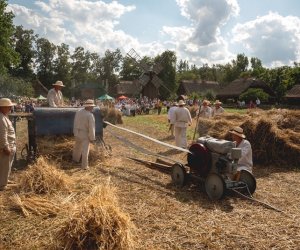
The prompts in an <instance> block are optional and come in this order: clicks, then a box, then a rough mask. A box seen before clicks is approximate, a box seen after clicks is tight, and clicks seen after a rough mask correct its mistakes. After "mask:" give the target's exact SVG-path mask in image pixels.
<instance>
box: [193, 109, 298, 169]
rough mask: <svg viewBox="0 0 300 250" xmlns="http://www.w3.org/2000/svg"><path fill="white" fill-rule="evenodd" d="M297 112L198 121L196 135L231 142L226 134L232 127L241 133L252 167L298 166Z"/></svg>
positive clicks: (276, 112)
mask: <svg viewBox="0 0 300 250" xmlns="http://www.w3.org/2000/svg"><path fill="white" fill-rule="evenodd" d="M299 119H300V111H290V110H278V111H274V110H271V111H267V112H265V111H259V110H255V111H254V112H249V113H248V114H245V115H239V114H224V115H222V116H219V117H215V118H212V119H200V120H199V123H198V133H199V135H200V136H203V135H205V134H208V135H210V136H213V137H216V138H224V139H227V140H231V136H230V134H229V133H228V131H229V130H230V129H231V128H233V127H234V126H240V127H242V128H243V129H244V133H245V135H246V137H247V140H249V141H250V143H251V145H252V150H253V159H254V161H255V163H261V164H271V163H274V164H280V165H282V164H283V165H290V166H293V167H297V166H298V167H299V166H300V139H299V138H300V120H299Z"/></svg>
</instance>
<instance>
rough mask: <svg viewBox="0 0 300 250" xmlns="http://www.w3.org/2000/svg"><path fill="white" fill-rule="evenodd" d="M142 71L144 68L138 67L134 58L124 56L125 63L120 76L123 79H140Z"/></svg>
mask: <svg viewBox="0 0 300 250" xmlns="http://www.w3.org/2000/svg"><path fill="white" fill-rule="evenodd" d="M142 73H143V71H142V69H141V68H140V67H138V65H137V64H136V62H134V61H133V59H131V58H130V57H124V58H123V63H122V67H121V71H120V78H121V79H122V80H130V81H132V80H135V79H138V78H139V77H140V75H141V74H142Z"/></svg>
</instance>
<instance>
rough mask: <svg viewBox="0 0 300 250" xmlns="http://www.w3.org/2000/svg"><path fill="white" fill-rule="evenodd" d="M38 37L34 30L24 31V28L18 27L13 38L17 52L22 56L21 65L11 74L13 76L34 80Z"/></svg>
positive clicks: (13, 69)
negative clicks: (35, 46)
mask: <svg viewBox="0 0 300 250" xmlns="http://www.w3.org/2000/svg"><path fill="white" fill-rule="evenodd" d="M36 38H37V35H34V32H33V30H26V29H23V26H17V27H16V30H15V33H14V35H13V37H12V39H13V43H14V47H15V51H16V52H18V54H19V55H20V64H19V65H17V66H16V67H14V68H12V69H11V71H10V73H11V74H12V75H13V76H18V77H24V78H27V79H28V78H32V76H33V59H34V57H35V49H34V47H33V45H34V43H35V40H36Z"/></svg>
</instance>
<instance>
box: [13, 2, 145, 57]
mask: <svg viewBox="0 0 300 250" xmlns="http://www.w3.org/2000/svg"><path fill="white" fill-rule="evenodd" d="M35 5H36V6H37V7H38V8H39V10H38V11H37V12H35V11H33V10H31V9H28V8H26V7H24V6H21V5H17V4H10V5H9V6H8V10H11V11H13V13H14V14H15V18H14V23H15V24H16V25H23V26H24V28H26V29H33V30H34V31H35V33H36V34H39V36H40V37H45V38H47V39H49V41H51V42H53V43H54V44H60V43H66V44H68V45H70V47H71V48H73V49H74V48H75V47H77V46H83V47H84V48H85V49H87V50H90V51H91V52H97V53H100V54H102V53H103V52H104V51H105V50H106V49H112V50H114V49H116V48H121V49H124V51H125V52H126V51H129V49H130V48H131V47H135V48H137V50H138V49H139V48H140V47H145V46H147V45H143V46H141V45H140V44H139V41H138V40H137V39H135V38H133V37H131V36H129V35H127V34H126V33H125V32H123V31H122V30H118V29H117V28H116V25H117V24H118V22H119V19H120V17H121V16H122V15H124V14H125V13H126V12H130V11H133V10H135V6H133V5H130V6H124V5H122V4H120V3H118V2H116V1H112V2H111V3H105V2H103V1H87V0H80V1H79V0H64V1H61V0H49V1H47V2H46V1H36V2H35Z"/></svg>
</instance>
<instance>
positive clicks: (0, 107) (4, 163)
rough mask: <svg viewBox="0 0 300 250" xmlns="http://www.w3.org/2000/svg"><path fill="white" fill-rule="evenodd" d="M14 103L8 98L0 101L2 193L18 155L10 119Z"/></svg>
mask: <svg viewBox="0 0 300 250" xmlns="http://www.w3.org/2000/svg"><path fill="white" fill-rule="evenodd" d="M14 105H16V104H15V103H12V102H11V100H10V99H8V98H1V99H0V191H2V190H4V189H5V188H6V185H7V183H8V182H9V181H8V177H9V175H10V171H11V166H12V163H13V159H14V156H15V153H16V135H15V130H14V127H13V125H12V123H11V121H10V120H9V118H8V114H9V112H10V111H11V108H12V106H14Z"/></svg>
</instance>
